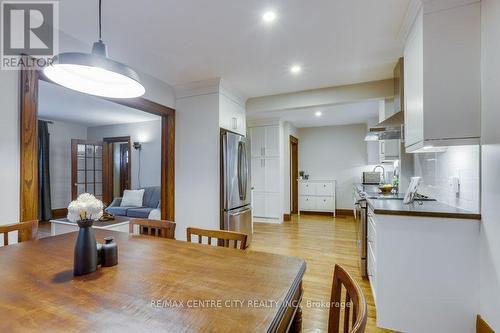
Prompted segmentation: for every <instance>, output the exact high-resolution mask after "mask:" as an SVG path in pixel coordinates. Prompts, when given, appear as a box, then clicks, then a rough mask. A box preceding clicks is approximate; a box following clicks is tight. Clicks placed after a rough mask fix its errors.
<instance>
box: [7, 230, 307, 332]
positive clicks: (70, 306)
mask: <svg viewBox="0 0 500 333" xmlns="http://www.w3.org/2000/svg"><path fill="white" fill-rule="evenodd" d="M95 234H96V238H97V241H98V242H103V238H104V237H106V236H114V237H115V240H116V242H117V244H118V265H117V266H114V267H104V268H100V269H98V271H97V272H95V273H92V274H89V275H86V276H81V277H73V271H72V269H73V249H74V244H75V239H76V236H77V233H76V232H75V233H69V234H63V235H59V236H55V237H49V238H44V239H42V240H37V241H30V242H24V243H20V244H15V245H10V246H6V247H1V248H0V332H33V331H36V332H63V331H64V332H156V331H162V332H266V331H267V332H272V331H283V330H286V329H287V327H288V328H290V325H289V322H290V321H291V320H292V319H293V318H292V317H293V314H294V313H295V312H293V313H292V312H291V311H292V310H293V309H294V308H297V304H293V306H292V305H291V304H290V302H292V301H300V299H301V281H302V277H303V275H304V272H305V268H306V267H305V262H304V260H302V259H299V258H295V257H287V256H280V255H274V254H269V253H260V252H251V251H240V250H234V249H228V248H222V247H213V246H207V245H200V244H194V243H193V244H191V243H187V242H183V241H175V240H169V239H161V238H155V237H148V236H140V235H128V234H126V233H119V232H113V231H107V230H97V229H95ZM291 318H292V319H291Z"/></svg>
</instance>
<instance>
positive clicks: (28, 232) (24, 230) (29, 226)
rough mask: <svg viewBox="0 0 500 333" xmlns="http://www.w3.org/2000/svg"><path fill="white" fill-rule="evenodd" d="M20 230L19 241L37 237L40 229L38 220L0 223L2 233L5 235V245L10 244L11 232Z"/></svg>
mask: <svg viewBox="0 0 500 333" xmlns="http://www.w3.org/2000/svg"><path fill="white" fill-rule="evenodd" d="M13 231H17V232H18V237H17V238H18V241H19V242H25V241H29V240H31V239H36V238H37V237H36V235H37V231H38V220H33V221H26V222H21V223H13V224H6V225H0V235H3V245H4V246H7V245H9V232H13Z"/></svg>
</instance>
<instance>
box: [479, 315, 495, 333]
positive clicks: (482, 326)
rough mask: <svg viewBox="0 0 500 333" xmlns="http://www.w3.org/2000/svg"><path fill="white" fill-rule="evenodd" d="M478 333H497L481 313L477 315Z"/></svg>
mask: <svg viewBox="0 0 500 333" xmlns="http://www.w3.org/2000/svg"><path fill="white" fill-rule="evenodd" d="M476 333H495V331H494V330H493V329H492V328H491V327H490V325H488V323H487V322H485V321H484V319H483V318H482V317H481V315H477V318H476Z"/></svg>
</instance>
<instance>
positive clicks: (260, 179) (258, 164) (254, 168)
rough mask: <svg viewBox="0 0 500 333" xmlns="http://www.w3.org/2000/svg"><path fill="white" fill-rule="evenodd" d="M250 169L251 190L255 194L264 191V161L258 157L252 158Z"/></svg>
mask: <svg viewBox="0 0 500 333" xmlns="http://www.w3.org/2000/svg"><path fill="white" fill-rule="evenodd" d="M250 168H251V169H250V170H251V173H252V177H251V181H252V187H253V190H254V191H255V192H256V193H259V192H264V191H265V190H266V175H265V168H264V159H261V158H260V157H257V158H255V157H252V164H251V166H250Z"/></svg>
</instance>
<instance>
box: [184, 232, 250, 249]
mask: <svg viewBox="0 0 500 333" xmlns="http://www.w3.org/2000/svg"><path fill="white" fill-rule="evenodd" d="M186 231H187V241H188V242H191V235H197V236H198V243H200V244H201V243H202V242H203V237H207V238H208V244H212V238H215V239H217V244H218V245H219V246H224V247H229V243H231V241H232V242H233V248H235V249H237V248H238V242H239V243H240V246H239V249H240V250H244V249H245V248H246V247H247V235H246V234H243V233H240V232H234V231H225V230H209V229H200V228H191V227H189V228H187V229H186Z"/></svg>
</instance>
